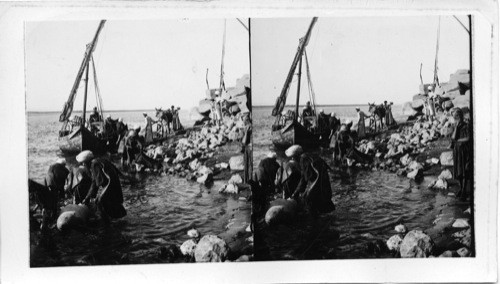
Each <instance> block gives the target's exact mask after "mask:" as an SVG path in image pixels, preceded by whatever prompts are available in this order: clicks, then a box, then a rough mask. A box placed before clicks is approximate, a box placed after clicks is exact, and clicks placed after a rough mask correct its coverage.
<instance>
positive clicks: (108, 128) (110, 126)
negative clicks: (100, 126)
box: [104, 114, 118, 136]
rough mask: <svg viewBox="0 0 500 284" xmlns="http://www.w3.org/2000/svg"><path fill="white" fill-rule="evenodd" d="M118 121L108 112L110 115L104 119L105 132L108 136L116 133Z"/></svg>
mask: <svg viewBox="0 0 500 284" xmlns="http://www.w3.org/2000/svg"><path fill="white" fill-rule="evenodd" d="M117 122H118V121H117V120H115V119H112V118H111V115H109V114H108V116H106V119H105V120H104V133H105V135H106V136H109V135H112V134H113V133H116V123H117Z"/></svg>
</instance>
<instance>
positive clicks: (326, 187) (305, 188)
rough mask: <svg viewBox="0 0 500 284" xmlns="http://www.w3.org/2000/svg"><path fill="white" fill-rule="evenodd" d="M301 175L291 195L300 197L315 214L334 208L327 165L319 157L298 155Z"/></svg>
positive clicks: (295, 197)
mask: <svg viewBox="0 0 500 284" xmlns="http://www.w3.org/2000/svg"><path fill="white" fill-rule="evenodd" d="M300 167H301V169H302V175H301V178H300V182H299V185H298V186H297V189H296V190H295V192H294V193H293V195H292V197H293V198H294V199H298V198H299V197H301V198H302V199H303V201H304V202H305V204H306V205H307V207H308V209H309V212H310V213H311V214H312V215H313V216H316V215H318V214H321V213H328V212H332V211H333V210H335V205H334V204H333V202H332V188H331V183H330V177H329V175H328V168H329V167H328V165H327V164H326V162H325V161H324V160H323V159H321V158H319V157H318V158H312V157H310V156H309V155H307V154H302V155H301V156H300Z"/></svg>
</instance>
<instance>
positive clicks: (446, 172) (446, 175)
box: [438, 169, 453, 180]
mask: <svg viewBox="0 0 500 284" xmlns="http://www.w3.org/2000/svg"><path fill="white" fill-rule="evenodd" d="M452 178H453V175H452V174H451V171H450V170H448V169H446V170H444V171H442V172H441V174H439V177H438V179H444V180H449V179H452Z"/></svg>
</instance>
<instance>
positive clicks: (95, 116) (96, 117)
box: [89, 107, 102, 135]
mask: <svg viewBox="0 0 500 284" xmlns="http://www.w3.org/2000/svg"><path fill="white" fill-rule="evenodd" d="M101 121H102V117H101V115H100V114H99V112H97V107H94V110H93V112H92V114H91V115H90V116H89V127H90V131H91V132H92V133H93V134H94V135H96V134H97V133H98V132H99V127H97V125H96V123H97V122H101Z"/></svg>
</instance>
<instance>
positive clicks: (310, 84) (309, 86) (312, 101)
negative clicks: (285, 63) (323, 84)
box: [304, 50, 318, 125]
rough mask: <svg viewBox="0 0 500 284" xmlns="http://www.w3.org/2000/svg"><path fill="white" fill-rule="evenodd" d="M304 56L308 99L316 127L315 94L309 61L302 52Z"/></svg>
mask: <svg viewBox="0 0 500 284" xmlns="http://www.w3.org/2000/svg"><path fill="white" fill-rule="evenodd" d="M304 56H305V58H306V72H307V85H308V90H309V99H310V101H311V104H312V106H313V108H314V119H315V120H316V121H315V122H316V125H318V112H317V111H316V94H315V93H314V88H313V84H312V80H311V70H310V68H309V59H308V58H307V52H306V51H305V50H304Z"/></svg>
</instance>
